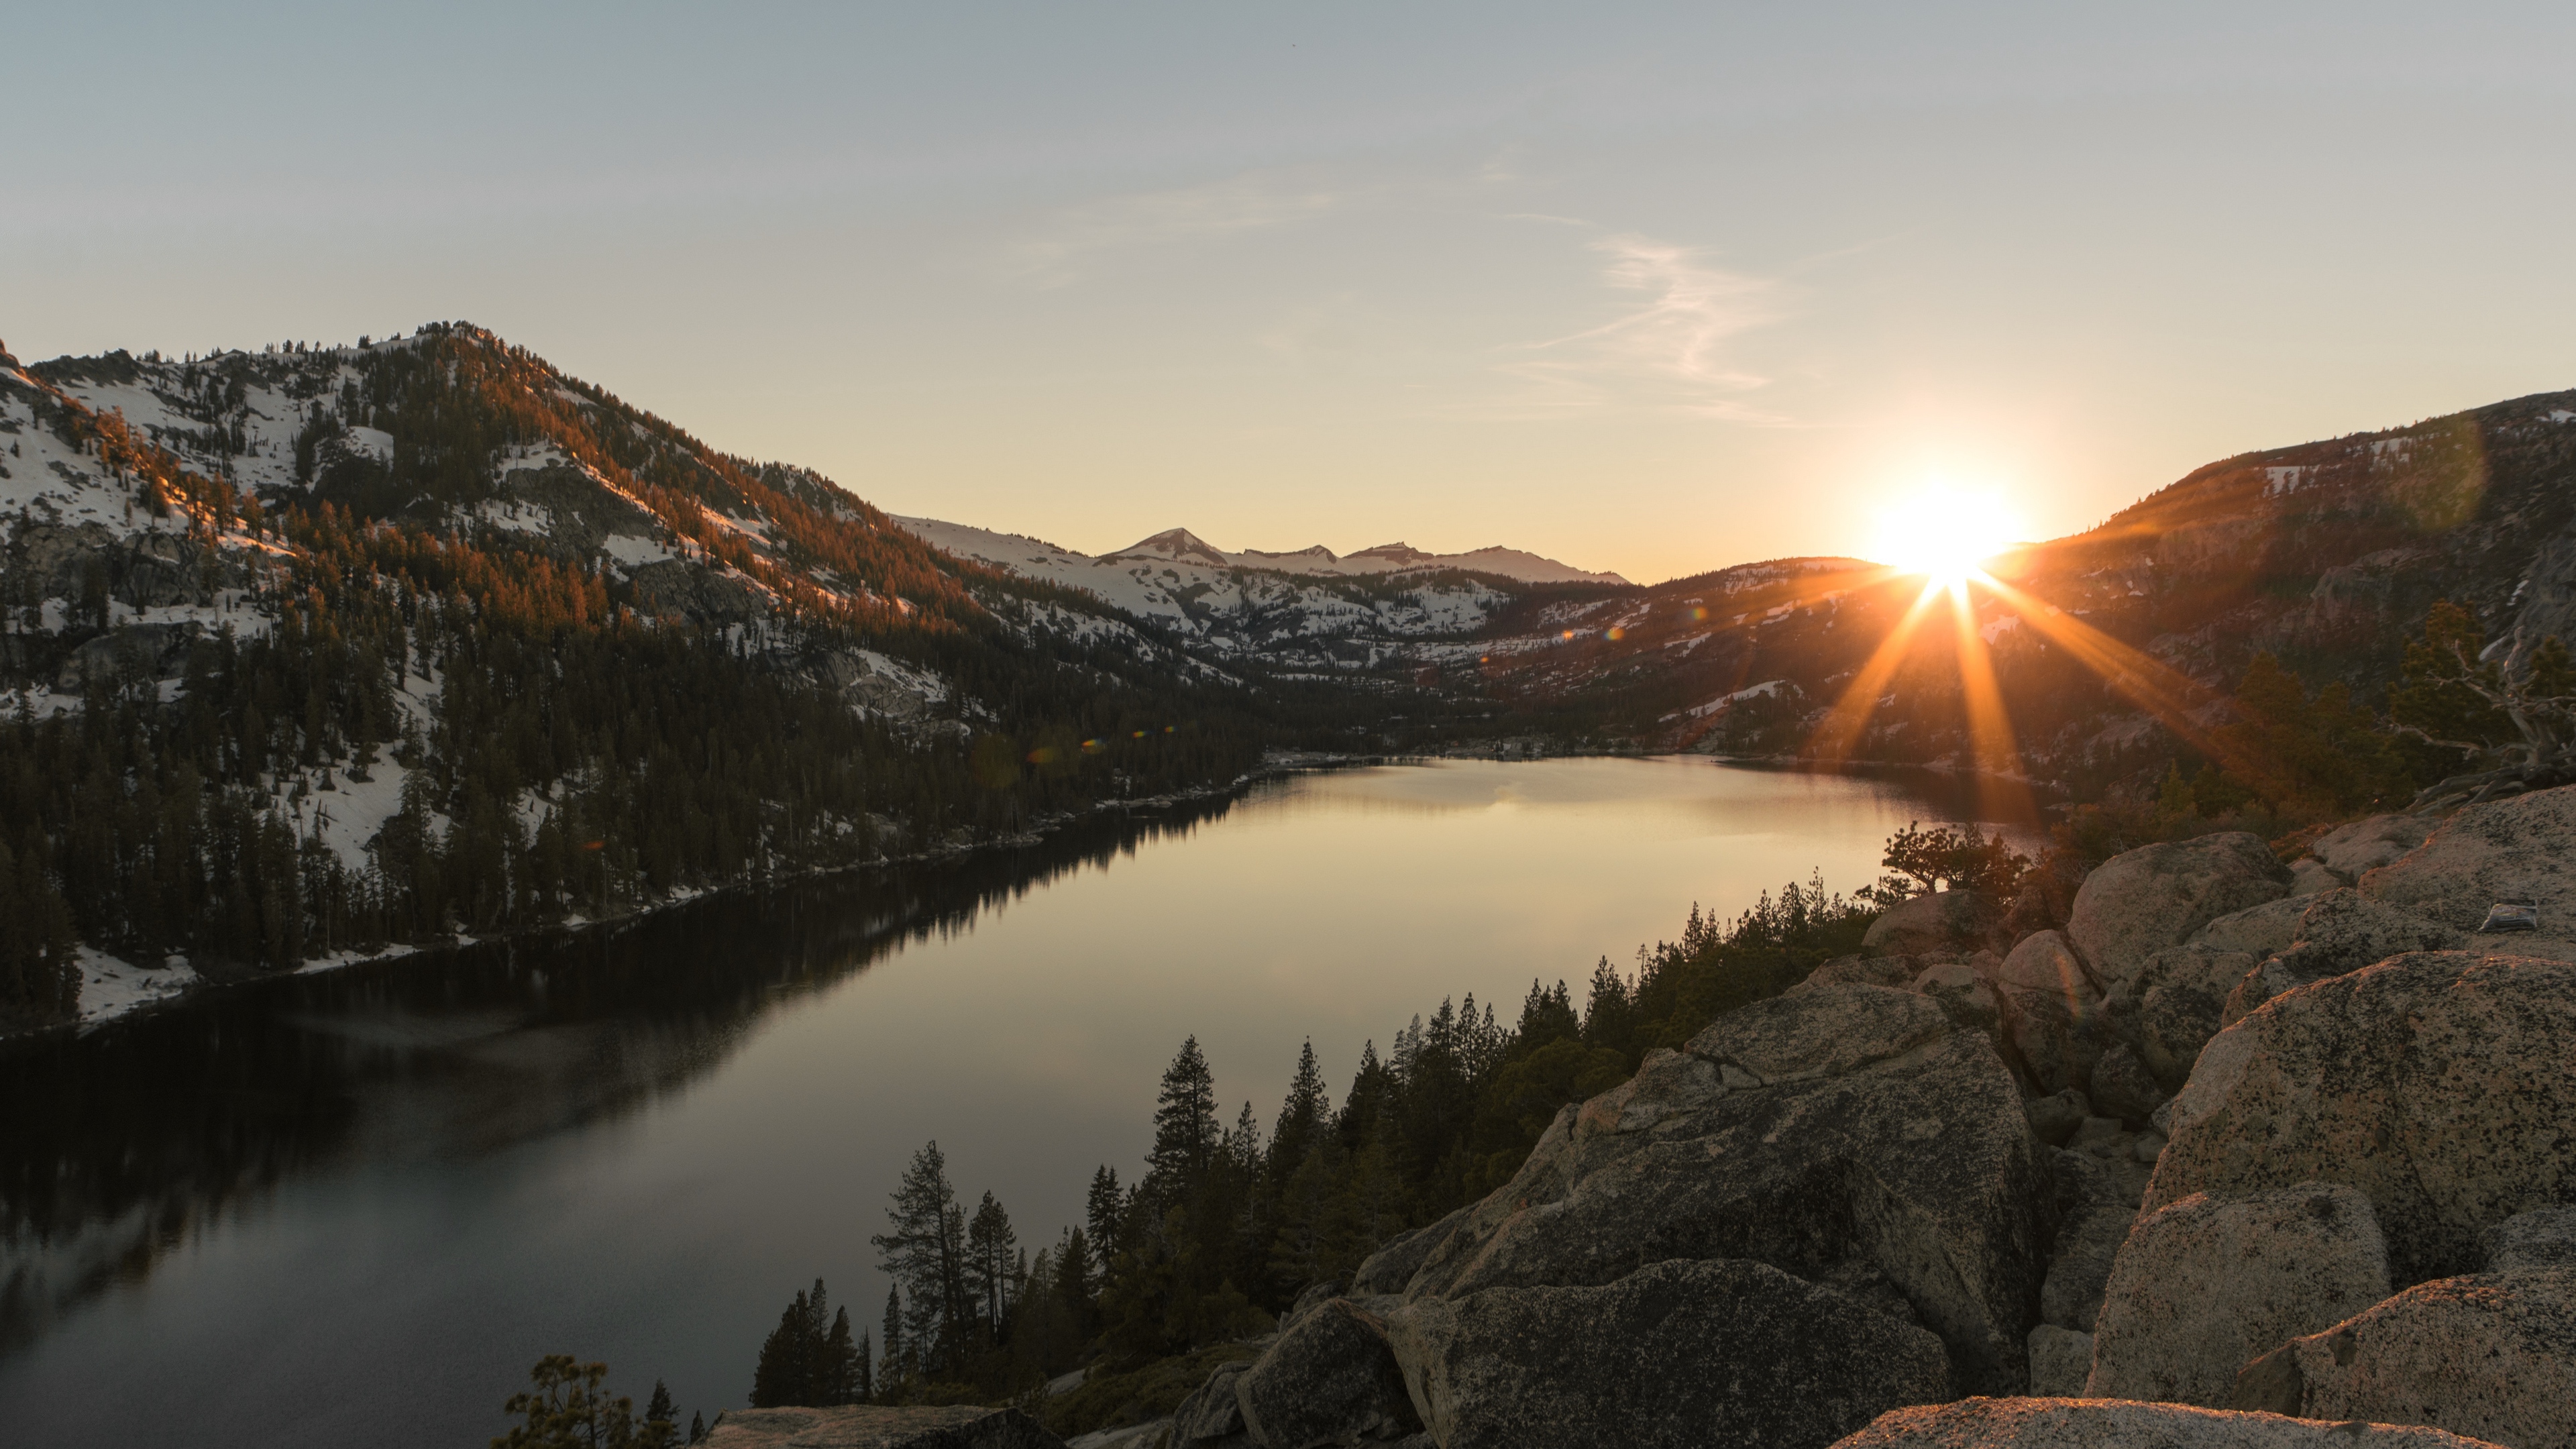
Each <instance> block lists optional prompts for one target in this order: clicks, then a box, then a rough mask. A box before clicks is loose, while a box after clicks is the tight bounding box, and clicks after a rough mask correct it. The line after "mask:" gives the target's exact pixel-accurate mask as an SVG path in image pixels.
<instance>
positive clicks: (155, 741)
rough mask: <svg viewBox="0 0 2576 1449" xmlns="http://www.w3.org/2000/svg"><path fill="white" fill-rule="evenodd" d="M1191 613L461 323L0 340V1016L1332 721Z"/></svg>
mask: <svg viewBox="0 0 2576 1449" xmlns="http://www.w3.org/2000/svg"><path fill="white" fill-rule="evenodd" d="M1181 643H1182V641H1181V640H1179V639H1178V638H1175V637H1173V636H1171V635H1170V634H1168V633H1166V632H1165V631H1164V630H1162V629H1160V628H1159V627H1157V626H1156V625H1154V624H1153V623H1151V622H1150V621H1145V620H1140V619H1138V618H1134V617H1131V616H1129V615H1127V614H1125V613H1123V612H1121V611H1119V610H1118V609H1116V608H1114V607H1111V606H1110V605H1109V604H1107V603H1105V602H1103V601H1102V600H1101V599H1100V598H1098V597H1097V596H1095V595H1094V594H1092V593H1089V592H1084V591H1081V590H1077V589H1070V588H1064V587H1059V586H1056V585H1053V584H1050V583H1048V582H1045V581H1043V580H1037V579H1031V578H1027V577H1023V576H1021V575H1018V574H1015V573H1012V572H1007V571H1004V570H1001V569H998V568H993V567H990V566H988V565H985V564H981V563H977V562H974V561H971V560H966V559H961V558H959V557H957V556H955V555H953V554H950V553H946V552H943V551H941V550H938V549H935V548H932V547H931V546H929V545H928V544H925V543H924V542H922V541H921V540H920V539H919V538H917V537H915V536H914V535H913V534H911V533H909V532H907V531H905V530H903V529H900V528H897V527H894V526H893V525H892V523H891V521H890V520H888V519H887V518H886V517H885V515H884V514H882V513H880V512H879V511H877V510H876V509H874V508H872V507H870V506H869V505H868V504H866V503H864V502H862V501H861V500H859V499H857V498H855V497H853V496H852V495H850V494H849V493H847V492H845V491H843V490H841V489H840V488H838V487H836V486H834V485H833V484H831V483H830V482H828V481H827V480H825V479H823V478H821V477H819V476H818V475H815V474H813V473H811V472H808V471H805V470H802V469H798V468H793V467H788V466H783V465H778V464H768V463H758V462H754V461H752V460H748V459H742V458H736V457H731V456H727V455H723V454H719V453H717V452H715V451H714V450H712V449H709V448H707V447H705V446H704V445H702V444H700V443H698V442H697V441H696V440H695V439H693V438H691V437H690V436H689V435H688V434H687V433H685V432H683V431H681V430H680V429H679V428H677V427H675V426H673V425H671V424H670V423H668V422H665V421H664V420H662V419H660V418H657V417H654V416H652V415H651V414H648V413H644V412H642V411H639V410H637V409H634V408H632V407H629V406H627V405H625V404H623V403H622V402H620V401H619V400H618V399H616V398H615V397H613V396H611V395H609V394H608V393H606V392H604V391H602V390H600V389H598V388H596V387H594V386H591V385H589V384H587V383H584V382H581V381H579V380H578V379H574V378H570V377H567V376H564V375H563V374H561V373H559V372H557V371H555V370H554V369H553V368H551V367H549V366H547V365H546V364H545V363H544V362H543V361H542V360H540V359H538V358H536V357H534V356H532V355H530V354H529V353H527V352H526V351H525V350H524V349H520V348H515V347H512V346H510V345H508V344H507V343H505V342H503V341H502V340H501V339H499V338H497V337H494V336H493V335H491V334H490V333H488V332H484V331H482V330H480V329H477V328H473V327H470V326H464V325H452V326H435V327H427V328H423V329H421V330H420V331H419V332H418V333H416V334H414V335H412V336H409V337H404V338H399V339H387V340H369V339H361V340H360V342H359V343H358V344H357V345H354V346H337V347H322V346H311V345H306V344H294V345H288V346H278V347H270V348H267V349H264V350H262V351H259V352H225V353H219V354H216V355H213V356H209V357H202V358H200V357H185V358H177V359H172V358H163V357H159V356H150V355H147V356H144V357H139V358H138V357H133V356H129V355H127V354H124V353H111V354H108V355H106V356H101V357H91V358H65V359H59V360H57V361H54V362H48V363H39V364H34V365H21V364H20V363H19V362H18V361H17V360H16V359H15V358H13V357H10V356H8V355H7V354H5V353H0V711H5V714H6V717H7V719H8V720H9V723H7V724H6V725H5V726H0V897H5V898H0V1012H6V1013H8V1014H10V1015H12V1016H13V1017H17V1018H21V1019H35V1020H42V1019H51V1018H59V1017H60V1016H62V1015H64V1014H66V1013H68V1012H70V1011H71V1010H73V1009H74V1008H75V1003H76V1002H87V1003H88V1004H89V1005H91V1006H93V1007H94V1006H96V1004H97V1003H98V1002H99V1001H102V1000H106V999H109V998H112V997H115V996H117V995H119V994H120V993H121V994H123V995H125V996H133V995H136V994H145V995H148V994H151V992H152V991H153V990H156V989H159V988H161V987H164V986H166V985H168V984H169V983H171V982H174V981H184V980H188V979H194V978H197V977H217V978H221V977H227V976H234V975H241V974H247V973H255V972H259V971H268V970H281V969H289V968H292V967H295V966H297V965H299V964H303V963H306V962H310V961H313V960H316V959H333V958H336V957H341V956H345V955H347V954H348V953H351V952H358V953H366V952H372V951H376V950H381V949H384V948H386V947H388V946H393V945H401V944H404V943H417V942H423V941H433V940H440V939H447V938H449V937H451V936H453V935H455V934H457V933H467V934H472V933H486V932H492V931H499V930H509V929H517V928H522V927H526V926H531V925H540V924H544V923H547V922H553V921H564V920H575V919H581V918H585V917H596V916H598V915H600V914H602V913H616V912H621V911H625V910H631V909H634V908H636V907H637V906H640V905H647V904H650V903H653V902H655V901H660V900H667V899H672V898H674V897H676V896H680V895H685V894H688V893H692V892H695V891H700V890H705V889H711V888H716V887H720V886H724V885H728V884H733V883H737V882H741V881H746V880H753V879H761V878H766V877H770V876H774V875H778V874H781V873H794V872H800V871H806V870H812V869H818V868H827V867H832V866H838V865H847V864H852V863H856V862H861V861H866V860H870V859H876V858H881V857H885V856H889V855H902V854H911V853H919V852H923V851H930V850H939V849H946V848H951V847H953V846H957V845H961V844H966V843H970V842H973V841H976V840H986V839H995V838H1007V837H1013V836H1018V835H1022V834H1025V833H1026V832H1028V831H1029V830H1031V829H1036V828H1044V827H1045V826H1046V825H1047V824H1048V823H1049V822H1051V821H1054V820H1058V819H1062V818H1066V817H1067V816H1068V815H1069V814H1071V813H1072V812H1076V811H1079V810H1082V809H1085V808H1089V807H1090V806H1092V805H1094V804H1096V803H1098V802H1101V801H1104V800H1117V799H1131V798H1138V797H1151V796H1158V795H1161V794H1165V793H1168V792H1172V791H1177V790H1193V789H1200V788H1205V787H1208V786H1211V785H1219V784H1222V783H1224V782H1227V781H1231V780H1233V779H1235V778H1238V777H1239V776H1240V775H1241V774H1242V773H1243V772H1244V771H1246V770H1247V769H1250V768H1253V767H1254V766H1256V765H1257V763H1258V761H1259V759H1260V757H1261V753H1262V751H1263V749H1264V748H1265V747H1266V746H1267V745H1271V744H1275V743H1282V742H1287V743H1295V742H1297V741H1298V740H1299V739H1300V738H1302V737H1301V736H1300V735H1299V733H1298V731H1299V730H1301V729H1305V730H1308V731H1309V732H1311V731H1312V730H1314V729H1319V728H1324V727H1325V725H1324V724H1322V723H1319V719H1320V717H1319V716H1318V715H1316V713H1315V711H1314V709H1313V708H1312V707H1311V706H1312V703H1313V701H1312V700H1311V699H1309V698H1307V697H1305V696H1299V695H1297V694H1296V692H1295V690H1294V689H1293V688H1286V687H1276V686H1274V687H1271V688H1268V689H1266V690H1265V689H1260V688H1256V687H1255V686H1253V685H1251V684H1249V683H1247V682H1246V681H1245V680H1244V679H1243V678H1241V677H1240V676H1239V675H1238V674H1236V673H1231V672H1228V671H1226V670H1223V669H1221V668H1217V667H1212V666H1211V665H1209V664H1207V663H1205V662H1202V661H1201V660H1199V659H1196V658H1193V657H1191V655H1190V654H1189V653H1188V652H1187V651H1185V650H1184V649H1183V648H1182V647H1181ZM1301 711H1303V712H1302V713H1301ZM1334 737H1336V738H1337V737H1338V736H1334ZM83 963H86V971H87V975H88V976H89V978H90V986H91V989H90V990H88V991H87V992H86V993H84V992H83V991H82V987H81V977H82V974H83V969H84V968H83ZM111 981H112V982H113V983H114V984H113V985H112V986H111V985H110V982H111Z"/></svg>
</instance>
